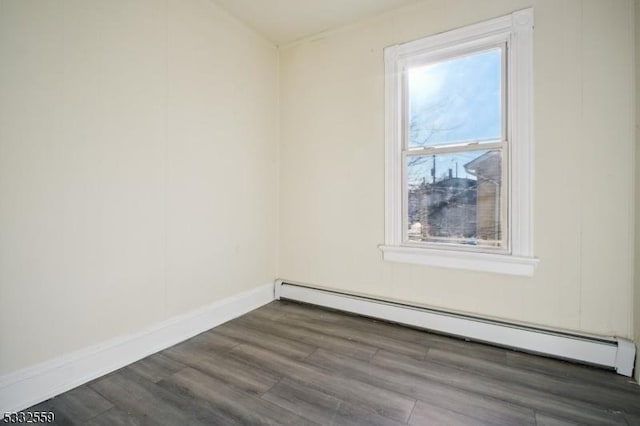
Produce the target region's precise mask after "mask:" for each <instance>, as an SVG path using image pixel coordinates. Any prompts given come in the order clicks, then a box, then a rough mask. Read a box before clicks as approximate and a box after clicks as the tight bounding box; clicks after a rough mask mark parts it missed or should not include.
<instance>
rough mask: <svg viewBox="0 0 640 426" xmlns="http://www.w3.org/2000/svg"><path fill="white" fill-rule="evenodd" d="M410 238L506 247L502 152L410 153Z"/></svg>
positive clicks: (408, 196) (408, 224)
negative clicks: (504, 245)
mask: <svg viewBox="0 0 640 426" xmlns="http://www.w3.org/2000/svg"><path fill="white" fill-rule="evenodd" d="M406 174H407V187H406V190H407V209H406V212H407V216H408V217H407V218H406V224H407V240H408V242H415V243H424V242H428V243H449V244H464V245H469V246H481V247H502V246H503V242H502V225H503V223H502V222H503V220H502V219H501V218H502V215H503V209H502V208H501V206H502V202H501V192H502V191H501V187H502V155H501V151H500V150H484V151H469V152H456V153H449V154H436V155H429V156H409V157H407V159H406Z"/></svg>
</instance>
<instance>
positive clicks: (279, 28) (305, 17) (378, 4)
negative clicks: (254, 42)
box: [214, 0, 415, 45]
mask: <svg viewBox="0 0 640 426" xmlns="http://www.w3.org/2000/svg"><path fill="white" fill-rule="evenodd" d="M214 1H215V2H216V3H217V4H218V5H220V6H221V7H222V8H223V9H225V10H227V11H228V12H229V13H231V14H232V15H234V16H235V17H236V18H238V19H240V20H241V21H243V22H245V23H246V24H248V25H250V26H251V27H253V28H254V29H256V30H257V31H258V32H259V33H261V34H262V35H264V36H265V37H266V38H268V39H269V40H271V41H272V42H274V43H275V44H277V45H283V44H288V43H291V42H293V41H295V40H298V39H300V38H303V37H307V36H310V35H313V34H317V33H320V32H323V31H326V30H329V29H332V28H336V27H339V26H342V25H345V24H348V23H351V22H353V21H356V20H359V19H361V18H365V17H367V16H371V15H375V14H378V13H381V12H384V11H386V10H389V9H393V8H396V7H400V6H403V5H405V4H408V3H412V2H414V1H415V0H214Z"/></svg>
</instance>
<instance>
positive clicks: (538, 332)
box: [275, 280, 636, 377]
mask: <svg viewBox="0 0 640 426" xmlns="http://www.w3.org/2000/svg"><path fill="white" fill-rule="evenodd" d="M275 298H276V299H287V300H293V301H298V302H304V303H309V304H313V305H318V306H323V307H327V308H331V309H337V310H340V311H345V312H350V313H355V314H359V315H363V316H367V317H371V318H378V319H382V320H386V321H391V322H395V323H399V324H404V325H408V326H412V327H417V328H421V329H425V330H428V331H434V332H438V333H442V334H447V335H452V336H456V337H462V338H465V339H469V340H473V341H478V342H483V343H489V344H493V345H497V346H503V347H507V348H512V349H516V350H520V351H525V352H531V353H535V354H539V355H545V356H550V357H554V358H561V359H565V360H570V361H575V362H580V363H584V364H589V365H595V366H600V367H605V368H611V369H615V371H616V372H617V373H618V374H621V375H624V376H628V377H630V376H631V375H632V373H633V364H634V360H635V355H636V347H635V344H634V343H633V342H631V341H629V340H626V339H621V338H615V337H612V338H604V337H594V336H587V335H579V334H572V333H567V332H562V331H556V330H549V329H544V328H539V327H530V326H525V325H520V324H511V323H508V322H502V321H496V320H491V319H486V318H481V317H477V316H470V315H463V314H459V313H451V312H446V311H443V310H437V309H429V308H423V307H417V306H410V305H405V304H402V303H395V302H388V301H383V300H378V299H373V298H368V297H363V296H356V295H352V294H346V293H340V292H336V291H330V290H325V289H320V288H313V287H310V286H307V285H303V284H299V283H290V282H285V281H282V280H278V281H276V287H275Z"/></svg>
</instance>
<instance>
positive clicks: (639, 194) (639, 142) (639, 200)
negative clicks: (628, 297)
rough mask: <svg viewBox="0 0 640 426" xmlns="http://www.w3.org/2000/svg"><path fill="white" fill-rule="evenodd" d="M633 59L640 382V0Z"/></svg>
mask: <svg viewBox="0 0 640 426" xmlns="http://www.w3.org/2000/svg"><path fill="white" fill-rule="evenodd" d="M635 42H636V48H635V59H636V76H635V77H636V86H635V87H636V129H635V130H636V146H635V153H636V155H635V160H636V164H635V166H636V168H635V170H636V176H635V178H636V179H635V195H636V198H635V201H636V202H635V251H634V254H635V271H634V273H635V274H634V278H635V288H634V305H633V307H634V309H633V313H634V327H633V329H634V331H635V336H634V337H635V341H636V348H637V352H636V369H635V376H636V381H637V382H640V353H638V352H640V0H636V1H635Z"/></svg>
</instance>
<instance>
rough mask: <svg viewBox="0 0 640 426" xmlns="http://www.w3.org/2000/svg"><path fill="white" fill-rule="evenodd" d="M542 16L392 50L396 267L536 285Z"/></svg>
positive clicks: (388, 243) (390, 159)
mask: <svg viewBox="0 0 640 426" xmlns="http://www.w3.org/2000/svg"><path fill="white" fill-rule="evenodd" d="M532 33H533V10H532V9H527V10H523V11H519V12H515V13H513V14H512V15H509V16H505V17H501V18H497V19H493V20H491V21H487V22H483V23H480V24H476V25H472V26H469V27H465V28H461V29H457V30H453V31H449V32H446V33H442V34H438V35H435V36H432V37H427V38H425V39H421V40H417V41H413V42H410V43H406V44H402V45H396V46H391V47H387V48H386V49H385V74H386V211H385V220H386V229H385V244H384V245H383V246H381V249H382V250H383V254H384V259H385V260H389V261H396V262H406V263H418V264H425V265H433V266H443V267H451V268H460V269H471V270H481V271H490V272H498V273H509V274H515V275H528V276H530V275H532V274H533V270H534V268H535V266H536V264H537V260H536V259H534V258H533V255H532V235H531V234H532V230H533V226H532V195H533V194H532V192H533V191H532V170H533V146H532V145H533V140H532V134H531V133H532V129H533V126H532V124H533V123H532V119H531V115H532V63H533V61H532V56H533V52H532V50H533V45H532V44H533V43H532V39H533V34H532Z"/></svg>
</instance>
